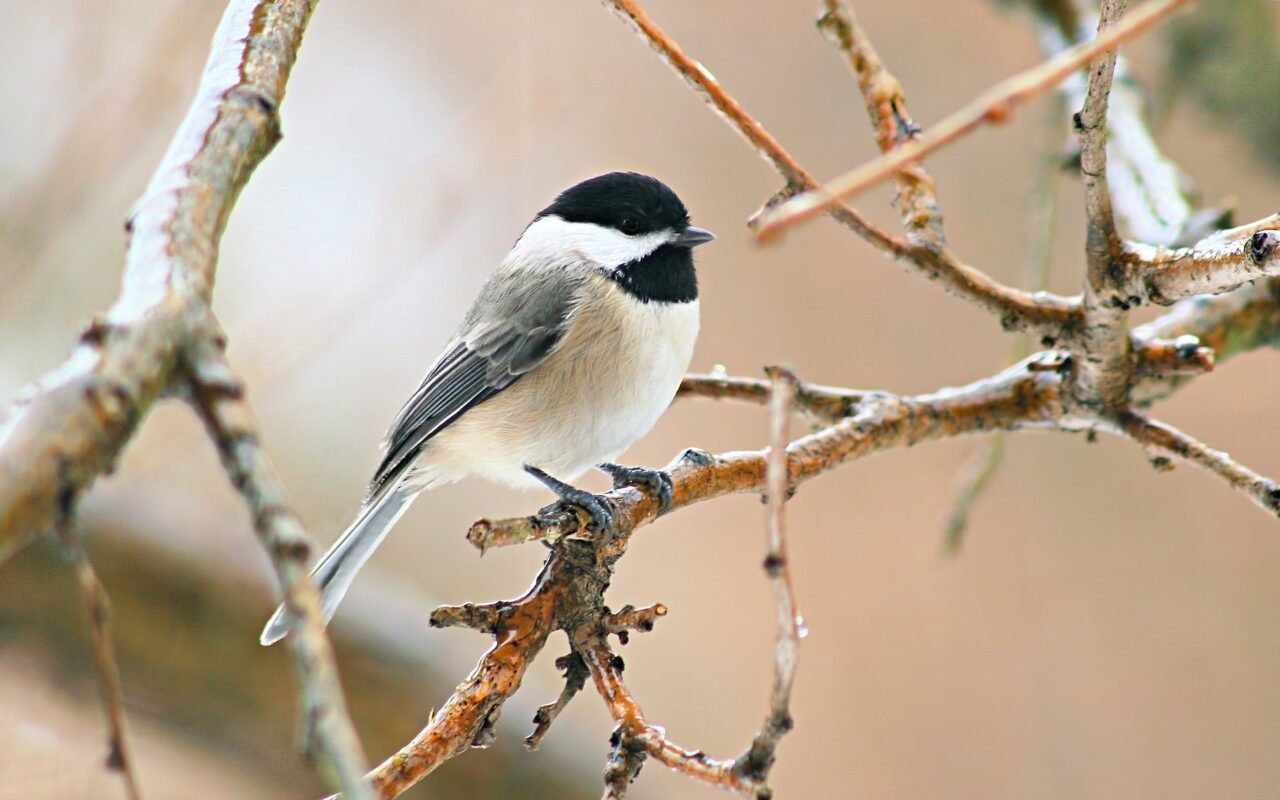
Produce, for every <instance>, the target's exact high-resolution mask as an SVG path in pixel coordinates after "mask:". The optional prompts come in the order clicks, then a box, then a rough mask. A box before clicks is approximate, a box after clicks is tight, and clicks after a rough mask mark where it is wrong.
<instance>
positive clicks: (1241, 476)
mask: <svg viewBox="0 0 1280 800" xmlns="http://www.w3.org/2000/svg"><path fill="white" fill-rule="evenodd" d="M1114 423H1115V428H1116V431H1117V432H1118V433H1121V434H1123V435H1125V436H1128V437H1129V438H1130V439H1133V440H1134V441H1135V442H1137V443H1138V444H1140V445H1142V446H1143V447H1146V448H1150V449H1153V450H1156V451H1159V452H1162V453H1167V454H1169V455H1173V456H1176V457H1178V458H1181V459H1183V460H1185V461H1189V462H1191V463H1192V464H1195V465H1197V466H1200V467H1203V468H1204V469H1206V470H1208V471H1209V472H1212V473H1213V474H1214V475H1217V476H1218V477H1220V478H1222V479H1223V480H1225V481H1226V482H1227V483H1228V484H1230V485H1231V488H1233V489H1236V490H1237V491H1240V492H1243V493H1245V494H1246V495H1248V496H1249V497H1250V498H1251V499H1252V500H1253V502H1255V503H1257V504H1258V506H1260V507H1261V508H1262V510H1264V511H1266V512H1267V513H1269V514H1271V515H1273V516H1274V515H1276V514H1280V484H1277V483H1276V482H1275V481H1273V480H1271V479H1270V478H1266V477H1263V476H1262V475H1259V474H1258V473H1256V472H1254V471H1253V470H1251V469H1249V468H1248V467H1245V466H1242V465H1241V464H1239V463H1237V462H1236V461H1235V460H1233V459H1232V458H1231V456H1229V455H1227V454H1226V453H1223V452H1222V451H1220V450H1214V449H1213V448H1212V447H1209V446H1207V445H1205V444H1204V443H1202V442H1200V441H1199V440H1197V439H1195V438H1193V437H1191V436H1188V435H1187V434H1185V433H1183V432H1182V431H1180V430H1178V429H1177V428H1174V427H1172V426H1170V425H1166V424H1164V423H1163V422H1158V421H1156V420H1153V419H1148V418H1147V417H1144V416H1142V415H1141V414H1138V413H1136V412H1133V411H1125V412H1121V413H1119V414H1117V415H1116V416H1115V418H1114ZM1157 466H1160V465H1159V464H1157Z"/></svg>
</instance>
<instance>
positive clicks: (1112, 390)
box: [1072, 0, 1133, 408]
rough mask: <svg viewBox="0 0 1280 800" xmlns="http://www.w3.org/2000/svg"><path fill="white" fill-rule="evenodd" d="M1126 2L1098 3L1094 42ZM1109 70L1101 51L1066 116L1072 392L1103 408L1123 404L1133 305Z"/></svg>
mask: <svg viewBox="0 0 1280 800" xmlns="http://www.w3.org/2000/svg"><path fill="white" fill-rule="evenodd" d="M1127 2H1128V0H1103V2H1102V15H1101V18H1100V19H1099V22H1098V35H1097V37H1096V38H1095V41H1100V40H1102V39H1103V38H1104V37H1105V36H1106V35H1107V33H1108V32H1111V31H1114V30H1116V29H1117V28H1118V27H1119V26H1120V25H1121V24H1123V23H1120V22H1119V19H1120V15H1121V14H1123V13H1124V7H1125V5H1126V3H1127ZM1130 19H1131V20H1132V17H1131V18H1130ZM1115 67H1116V51H1115V50H1109V51H1107V52H1101V54H1099V55H1097V56H1096V57H1095V58H1094V59H1093V60H1092V62H1091V63H1090V64H1089V88H1088V90H1087V92H1086V94H1085V98H1084V105H1083V106H1082V107H1081V109H1080V111H1079V112H1077V113H1076V115H1075V116H1074V117H1072V121H1073V124H1074V127H1075V132H1076V136H1077V138H1078V139H1079V141H1080V176H1081V178H1082V179H1083V181H1084V205H1085V214H1086V217H1087V233H1086V237H1085V261H1086V273H1085V286H1084V299H1083V307H1084V324H1083V325H1082V326H1081V336H1080V343H1079V344H1080V356H1081V357H1080V359H1079V364H1078V365H1077V368H1076V371H1075V375H1074V380H1075V388H1076V391H1075V392H1074V394H1075V395H1076V399H1077V400H1079V401H1080V402H1081V403H1083V404H1085V405H1088V406H1091V407H1105V408H1120V407H1122V406H1124V405H1125V404H1126V403H1127V402H1128V395H1129V384H1128V379H1129V368H1128V367H1129V335H1128V330H1129V329H1128V313H1127V312H1128V310H1129V307H1130V306H1131V305H1133V303H1132V302H1130V300H1129V298H1128V295H1127V294H1126V293H1125V291H1124V286H1123V280H1122V278H1123V275H1122V272H1121V270H1122V265H1121V246H1120V237H1119V235H1118V234H1117V233H1116V222H1115V215H1114V214H1113V213H1112V210H1111V192H1110V189H1109V188H1108V184H1107V100H1108V98H1109V97H1110V94H1111V82H1112V78H1113V76H1114V74H1115Z"/></svg>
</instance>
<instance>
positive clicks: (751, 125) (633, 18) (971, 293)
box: [603, 0, 1079, 336]
mask: <svg viewBox="0 0 1280 800" xmlns="http://www.w3.org/2000/svg"><path fill="white" fill-rule="evenodd" d="M603 1H604V5H605V6H606V7H608V8H609V9H611V10H612V11H613V12H614V13H616V14H617V15H618V16H619V17H621V18H622V19H623V20H624V21H625V22H626V23H627V25H628V26H629V27H630V28H631V29H632V31H634V32H635V33H636V34H637V35H639V36H640V38H641V39H643V40H644V41H646V42H647V43H648V44H649V46H650V47H651V48H653V50H654V51H655V52H656V53H657V54H658V55H659V57H661V58H662V60H663V61H664V62H666V63H667V65H668V66H670V67H671V68H672V69H673V70H674V71H675V73H676V74H677V75H678V76H679V77H680V78H682V79H683V80H684V81H685V83H686V84H687V85H688V86H689V88H691V89H692V90H693V91H694V92H695V93H696V94H697V95H698V96H699V97H701V98H702V99H703V101H704V102H705V103H706V104H707V105H708V107H710V108H711V109H712V110H713V111H715V112H716V113H717V114H718V115H719V116H720V118H721V119H723V120H724V121H725V123H726V124H728V125H729V127H731V128H733V129H734V130H735V131H737V132H738V133H739V134H741V135H742V137H743V138H745V139H746V140H747V143H748V144H749V145H750V146H751V148H752V149H753V150H755V151H756V153H757V154H759V155H760V156H761V157H763V158H764V159H765V160H766V161H767V162H769V164H771V165H772V166H773V168H774V169H775V170H777V172H778V174H779V175H781V176H782V178H783V180H785V181H786V184H787V185H786V188H784V189H783V191H782V193H781V194H780V196H781V197H785V196H790V195H791V194H792V193H794V192H797V191H800V190H803V189H813V188H815V187H817V186H818V183H817V179H816V178H814V176H813V175H812V174H810V173H809V172H808V170H806V169H805V168H804V167H802V166H801V165H800V164H799V162H797V161H796V160H795V159H794V158H793V157H792V156H791V154H790V153H788V152H787V151H786V150H785V149H783V147H782V145H781V144H779V143H778V141H777V140H776V139H774V138H773V137H772V136H770V135H769V133H768V132H767V131H765V129H764V127H763V126H762V125H761V124H760V123H759V122H758V121H756V119H755V118H754V117H752V116H751V115H750V114H748V113H747V112H746V111H745V110H744V109H743V108H742V106H741V105H740V104H739V103H738V102H737V101H736V100H734V99H733V97H731V96H730V95H729V94H728V93H727V92H726V91H725V90H724V89H723V87H721V86H720V84H719V83H718V82H717V81H716V79H715V78H713V77H712V76H711V73H710V72H708V71H707V70H706V69H705V68H704V67H703V66H702V65H701V64H700V63H698V62H697V61H695V60H693V59H692V58H690V57H689V56H688V55H686V54H685V52H684V50H682V49H681V48H680V45H679V44H677V43H676V42H675V41H674V40H673V39H672V38H671V37H670V36H668V35H667V34H666V33H665V32H663V30H662V29H661V28H659V27H658V25H657V23H655V22H654V21H653V20H652V19H651V18H650V17H649V15H648V14H646V13H645V12H644V10H643V9H641V8H640V6H639V5H638V3H636V2H635V0H603ZM826 210H827V213H829V214H831V216H832V217H833V218H834V219H836V220H837V221H838V222H840V223H841V224H843V225H844V226H845V227H847V228H849V229H850V230H852V231H853V232H854V233H856V234H858V235H859V236H861V237H862V238H863V239H864V240H866V241H867V242H868V243H869V244H871V245H872V246H873V247H875V248H876V249H878V250H880V251H881V252H884V253H886V254H888V255H891V256H893V257H894V258H895V259H898V260H901V261H904V262H906V263H907V264H910V265H911V266H913V267H915V268H916V269H917V270H919V271H920V272H921V273H923V274H924V275H926V276H928V277H929V278H930V279H932V280H936V281H938V282H939V283H940V284H941V285H942V286H943V287H944V288H946V289H947V291H949V292H951V293H953V294H955V295H957V296H959V297H962V298H964V299H966V300H968V301H969V302H971V303H974V304H976V305H978V306H979V307H981V308H983V309H985V310H986V311H988V312H989V313H990V314H992V315H993V316H995V317H996V318H997V319H998V320H1000V323H1001V324H1002V325H1003V326H1004V327H1005V328H1006V329H1009V330H1035V331H1037V332H1043V333H1047V334H1051V335H1053V336H1065V335H1066V334H1068V333H1069V332H1070V330H1071V328H1072V326H1073V325H1074V324H1075V322H1076V321H1077V316H1078V313H1079V308H1078V304H1077V303H1076V302H1075V301H1074V300H1071V299H1068V298H1062V297H1057V296H1055V295H1049V294H1039V295H1031V294H1029V293H1027V292H1023V291H1021V290H1019V289H1014V288H1012V287H1009V286H1005V285H1003V284H1000V283H998V282H996V281H994V280H992V279H991V278H990V277H989V276H988V275H987V274H986V273H984V272H982V271H981V270H979V269H976V268H974V267H972V266H970V265H968V264H965V263H964V262H962V261H960V260H958V259H956V258H955V256H953V255H952V254H951V253H950V252H948V251H947V250H946V249H945V248H938V247H936V246H933V244H932V243H930V242H922V243H917V244H912V243H910V242H907V241H904V240H902V239H900V238H898V237H895V236H892V235H890V234H889V233H888V232H887V231H885V230H883V229H882V228H879V227H877V226H876V225H874V224H872V223H871V222H870V221H868V220H867V219H866V218H865V217H863V216H862V215H861V214H859V213H858V212H857V211H855V210H853V209H852V208H850V207H848V206H846V205H843V204H840V203H834V204H832V205H831V206H830V207H829V208H828V209H826Z"/></svg>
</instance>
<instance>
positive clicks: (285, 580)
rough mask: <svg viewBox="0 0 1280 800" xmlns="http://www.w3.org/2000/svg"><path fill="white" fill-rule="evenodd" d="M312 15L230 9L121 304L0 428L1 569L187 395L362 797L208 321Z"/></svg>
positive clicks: (305, 690) (304, 687) (149, 196)
mask: <svg viewBox="0 0 1280 800" xmlns="http://www.w3.org/2000/svg"><path fill="white" fill-rule="evenodd" d="M314 6H315V0H232V2H231V3H230V4H229V5H228V7H227V10H226V12H225V14H224V15H223V18H222V21H221V23H220V24H219V26H218V30H217V32H216V34H215V35H214V38H213V44H212V47H211V50H210V53H209V59H208V63H207V67H206V69H205V71H204V73H203V77H202V79H201V83H200V86H199V88H198V89H197V92H196V98H195V100H194V102H193V103H192V105H191V107H190V109H189V110H188V112H187V115H186V117H185V118H184V119H183V121H182V123H181V125H180V126H179V128H178V131H177V133H176V134H175V136H174V138H173V141H172V143H171V144H170V146H169V150H168V152H167V153H166V154H165V156H164V158H163V160H162V161H161V163H160V165H159V167H158V168H157V169H156V172H155V174H154V175H153V176H152V179H151V182H150V184H149V185H148V187H147V189H146V191H145V192H144V194H143V196H142V198H141V199H140V200H139V201H138V203H137V205H136V206H135V207H134V209H133V212H132V214H131V215H130V217H129V221H128V222H127V224H126V230H127V231H128V234H129V236H128V247H127V250H126V255H125V271H124V285H123V288H122V291H121V294H120V297H119V299H118V300H117V301H116V303H115V305H114V306H112V308H111V309H110V310H109V311H108V312H107V314H106V315H105V316H104V317H102V318H100V319H97V320H95V321H94V322H93V323H91V324H90V326H89V327H88V328H87V329H86V330H85V332H84V333H83V334H82V336H81V337H80V343H79V345H78V347H77V348H76V350H75V352H74V353H73V354H72V356H71V358H70V359H69V360H68V361H67V362H66V363H65V364H64V365H63V366H62V367H61V368H59V369H57V370H55V371H54V372H52V373H50V374H48V375H47V376H45V377H44V378H43V379H42V380H41V381H40V382H39V384H37V385H36V386H35V387H34V388H33V389H32V390H30V392H29V393H28V395H27V396H26V397H25V398H23V399H21V400H19V401H18V402H17V403H16V404H15V407H14V408H13V409H12V410H11V412H10V414H9V417H8V419H6V420H5V422H4V423H3V426H0V559H3V558H4V557H6V556H8V555H10V554H12V553H13V552H14V551H15V550H16V549H18V548H19V547H21V546H23V545H24V544H26V543H27V542H29V541H31V540H32V539H34V538H35V537H37V536H40V535H41V534H43V533H45V532H47V531H49V530H51V529H54V528H56V527H58V526H60V525H64V524H66V523H67V522H68V519H69V516H70V514H71V512H72V510H73V509H74V507H75V505H76V502H77V501H78V500H79V498H80V497H81V496H82V495H83V494H84V492H85V491H86V490H87V489H88V488H89V486H90V485H91V484H92V483H93V481H94V480H95V479H96V478H97V477H98V476H99V475H101V474H103V473H105V472H108V471H109V470H110V469H111V468H112V466H113V464H114V463H115V461H116V459H117V458H118V457H119V455H120V453H121V451H122V450H123V448H124V446H125V445H126V444H127V443H128V442H129V441H130V440H131V439H132V437H133V435H134V434H135V432H136V431H137V428H138V426H139V425H140V424H141V422H142V420H143V418H144V417H145V416H146V414H147V412H149V411H150V409H151V406H152V404H153V403H154V402H155V400H156V399H157V398H159V397H161V396H164V395H166V394H174V393H187V394H189V395H190V396H192V397H194V398H195V402H196V404H197V407H198V408H199V409H200V411H201V414H202V416H204V418H205V420H206V422H207V424H208V426H209V428H210V431H211V433H212V434H213V435H214V436H215V438H216V439H217V441H218V444H219V448H220V450H221V452H222V455H223V462H224V464H225V465H226V467H227V469H228V473H229V474H230V476H231V478H232V481H233V483H235V485H236V487H237V488H238V489H240V491H241V492H242V494H244V496H245V497H246V500H247V501H248V502H249V504H250V507H251V511H252V512H253V516H254V521H255V526H256V527H257V529H258V531H259V534H260V537H261V539H262V541H263V543H264V545H266V546H267V549H268V554H269V555H270V556H271V559H272V562H273V564H274V565H275V566H276V568H277V572H278V574H279V575H280V577H281V582H282V584H283V585H284V587H285V592H286V602H287V603H288V605H289V606H290V608H291V609H293V611H294V612H295V614H298V615H299V618H300V621H299V623H298V625H297V626H296V627H297V628H298V629H299V630H298V634H299V635H297V636H294V637H292V638H293V643H292V644H291V647H292V648H293V652H294V656H295V665H296V668H297V671H298V675H299V679H300V680H299V682H300V690H301V693H302V704H303V708H304V710H305V721H304V729H305V730H306V731H307V732H308V736H307V743H308V751H309V752H313V753H314V754H316V755H318V756H320V757H321V758H320V760H321V762H322V766H326V767H329V768H331V769H332V771H333V773H334V774H336V775H337V776H338V779H339V782H340V783H341V785H342V786H343V787H344V789H346V790H347V791H348V792H350V793H351V794H352V795H353V796H355V797H357V798H366V797H369V794H368V789H367V788H365V787H363V786H362V785H361V783H360V778H361V776H362V775H363V773H364V770H365V767H364V755H363V753H362V752H361V749H360V746H359V743H358V740H357V738H356V736H355V732H354V729H353V728H352V726H351V722H350V719H349V718H348V716H347V713H346V708H345V701H344V700H343V698H342V694H341V690H340V687H339V685H338V681H337V677H336V672H335V667H334V664H333V659H332V653H331V652H330V649H329V645H328V640H327V638H326V637H325V635H324V632H323V624H322V621H321V617H320V611H319V600H318V595H317V593H316V589H315V586H314V584H313V583H312V582H311V581H310V579H309V578H308V577H307V576H306V572H305V569H304V561H305V557H306V553H307V551H308V544H307V543H308V541H309V539H308V538H307V537H306V535H305V532H304V531H303V530H302V528H301V526H300V525H299V524H298V522H297V520H296V518H294V517H293V516H292V515H291V513H290V512H289V511H288V509H287V507H286V506H285V505H284V501H283V492H282V491H281V489H280V486H279V483H278V481H277V480H276V478H275V476H274V474H273V473H272V472H271V470H270V468H269V467H267V466H266V462H265V457H264V456H263V455H262V453H261V451H260V449H259V448H258V444H257V437H256V433H255V432H254V429H253V426H252V422H251V421H250V415H249V413H248V410H247V406H245V404H244V401H243V398H242V396H241V395H242V392H243V390H242V388H241V387H240V386H239V384H238V382H236V381H234V379H231V378H229V377H228V376H229V368H227V366H226V364H225V361H223V360H222V355H221V350H222V347H223V340H222V336H221V333H220V332H219V331H218V330H217V327H216V325H215V324H213V323H212V316H211V311H210V309H209V303H210V300H211V293H212V288H213V279H214V272H215V270H216V267H217V255H218V244H219V241H220V240H221V237H222V233H223V231H224V229H225V228H226V224H227V220H228V218H229V216H230V213H231V209H232V208H233V206H234V205H235V201H236V198H237V197H238V195H239V193H240V191H241V189H243V188H244V186H245V184H246V183H247V182H248V180H249V177H250V175H252V174H253V171H254V169H255V168H256V167H257V166H258V164H259V163H261V161H262V160H263V159H264V158H265V157H266V156H267V154H268V153H270V152H271V149H272V148H273V147H274V146H275V144H276V143H277V142H278V141H279V139H280V122H279V106H280V102H281V101H282V100H283V98H284V92H285V86H286V83H287V81H288V78H289V74H290V71H291V69H292V67H293V63H294V61H295V59H296V58H297V53H298V49H299V47H300V46H301V43H302V36H303V33H304V31H305V30H306V26H307V22H308V20H309V18H310V16H311V12H312V10H313V8H314ZM312 745H313V746H312Z"/></svg>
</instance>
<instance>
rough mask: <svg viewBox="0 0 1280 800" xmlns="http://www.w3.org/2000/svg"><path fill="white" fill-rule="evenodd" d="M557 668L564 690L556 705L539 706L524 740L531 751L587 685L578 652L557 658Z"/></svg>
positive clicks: (535, 748)
mask: <svg viewBox="0 0 1280 800" xmlns="http://www.w3.org/2000/svg"><path fill="white" fill-rule="evenodd" d="M650 624H652V623H650ZM556 668H558V669H559V670H561V671H562V672H564V689H562V690H561V691H560V696H559V697H557V698H556V700H555V702H554V703H547V704H546V705H543V706H539V707H538V711H537V713H536V714H534V715H533V724H534V725H535V726H536V727H535V728H534V729H533V733H531V734H529V735H528V736H526V737H525V740H524V746H525V747H527V748H529V749H530V750H537V749H538V747H539V745H541V744H542V739H543V738H544V737H545V736H546V735H547V731H549V730H551V723H553V722H555V721H556V717H558V716H560V712H561V711H564V709H565V706H567V705H569V701H570V700H572V699H573V698H574V696H576V695H577V694H578V692H580V691H582V687H584V686H586V685H587V677H588V673H587V665H586V664H585V663H583V661H582V656H580V655H578V653H577V652H576V651H571V652H570V653H569V654H568V655H566V656H560V657H559V658H557V659H556Z"/></svg>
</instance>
